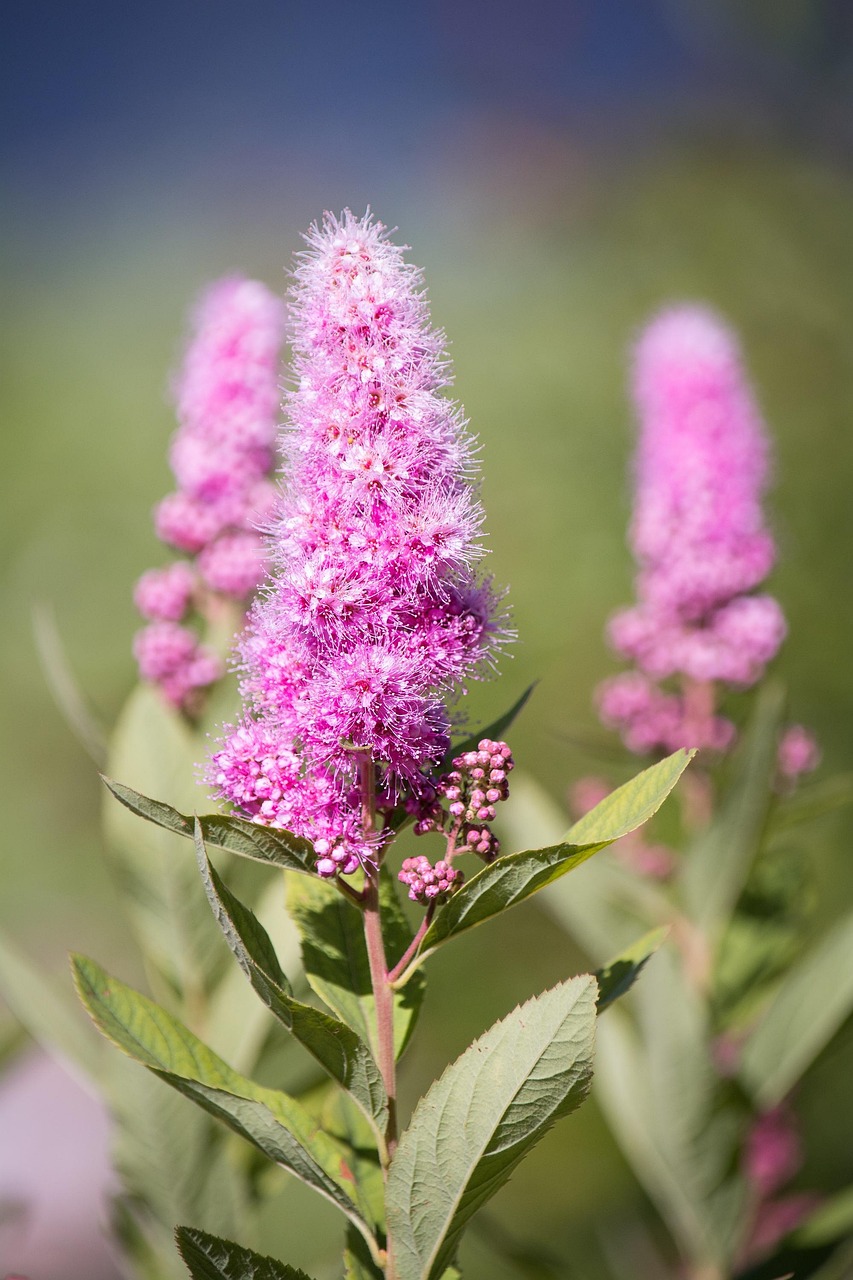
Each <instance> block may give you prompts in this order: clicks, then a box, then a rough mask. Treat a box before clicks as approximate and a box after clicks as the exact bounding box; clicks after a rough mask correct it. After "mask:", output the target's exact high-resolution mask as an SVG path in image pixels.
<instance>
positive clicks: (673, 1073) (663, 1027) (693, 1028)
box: [607, 948, 743, 1264]
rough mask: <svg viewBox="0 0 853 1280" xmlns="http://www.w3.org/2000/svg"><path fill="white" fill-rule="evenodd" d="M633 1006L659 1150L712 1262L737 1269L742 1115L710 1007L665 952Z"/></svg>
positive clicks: (679, 963)
mask: <svg viewBox="0 0 853 1280" xmlns="http://www.w3.org/2000/svg"><path fill="white" fill-rule="evenodd" d="M633 1005H634V1008H633V1012H634V1013H635V1014H636V1015H637V1019H638V1022H639V1025H640V1030H641V1034H642V1037H643V1043H644V1046H645V1053H646V1061H647V1064H648V1083H649V1122H650V1124H651V1126H652V1131H653V1133H654V1135H655V1139H656V1142H657V1144H658V1147H659V1149H660V1150H661V1151H662V1152H663V1154H664V1155H665V1158H666V1160H667V1161H668V1163H669V1166H670V1168H671V1169H672V1171H673V1173H674V1176H675V1178H676V1179H677V1180H678V1183H679V1185H680V1187H682V1188H683V1189H684V1190H685V1192H686V1193H687V1195H688V1196H689V1198H690V1200H691V1203H692V1204H693V1206H694V1211H695V1213H696V1214H697V1215H698V1216H699V1217H700V1220H701V1222H702V1226H703V1229H704V1231H705V1233H706V1237H707V1240H708V1243H709V1248H710V1249H711V1250H712V1252H711V1254H710V1256H711V1257H713V1258H714V1259H715V1261H716V1262H717V1263H718V1264H722V1263H726V1262H730V1261H731V1255H730V1250H731V1249H732V1247H733V1244H734V1239H733V1235H734V1233H735V1230H736V1227H737V1225H738V1224H737V1215H738V1213H739V1211H740V1209H741V1208H742V1205H741V1196H742V1192H743V1181H742V1179H741V1178H740V1177H739V1176H738V1175H737V1174H736V1172H734V1171H735V1170H736V1165H737V1161H736V1153H737V1149H738V1145H739V1138H740V1130H741V1127H742V1123H741V1115H740V1113H739V1111H738V1110H737V1109H736V1108H735V1107H734V1105H733V1103H732V1101H731V1098H730V1091H722V1090H721V1086H720V1082H719V1079H718V1076H717V1073H716V1072H715V1071H714V1068H713V1064H712V1061H711V1056H710V1052H709V1040H710V1035H711V1030H710V1025H709V1015H708V1008H707V1002H706V1001H705V1000H704V999H702V998H701V997H700V996H699V994H698V993H697V991H696V989H695V987H694V985H693V984H692V982H691V981H690V979H689V977H688V975H687V973H686V971H685V965H684V963H683V961H682V959H681V957H680V956H679V954H678V953H677V951H676V950H675V948H666V949H664V950H663V951H662V952H661V953H660V955H659V956H658V957H657V959H656V960H655V963H654V965H651V966H650V967H649V970H648V972H647V973H646V974H644V975H643V980H642V982H640V983H639V984H638V986H637V993H636V997H635V1000H634V1002H633ZM611 1016H613V1015H611ZM607 1021H609V1019H608V1020H607Z"/></svg>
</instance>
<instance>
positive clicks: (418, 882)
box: [397, 855, 465, 907]
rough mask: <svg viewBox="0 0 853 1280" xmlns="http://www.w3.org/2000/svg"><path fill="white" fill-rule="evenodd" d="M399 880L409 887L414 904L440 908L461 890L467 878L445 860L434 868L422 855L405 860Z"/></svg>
mask: <svg viewBox="0 0 853 1280" xmlns="http://www.w3.org/2000/svg"><path fill="white" fill-rule="evenodd" d="M397 879H398V880H400V881H401V882H402V883H403V884H407V885H408V886H409V897H410V898H411V900H412V902H420V903H422V905H423V906H425V907H427V906H429V905H430V904H434V905H435V906H437V907H440V906H441V904H442V903H443V902H446V901H447V899H448V898H449V897H450V895H451V894H452V893H454V892H455V890H457V889H459V888H461V886H462V883H463V881H464V879H465V877H464V875H463V874H462V872H461V871H460V870H459V868H458V867H454V866H451V864H450V863H449V862H445V861H444V859H442V860H441V861H439V862H437V863H436V864H435V866H433V865H432V863H431V862H430V860H429V858H425V857H424V856H423V855H421V856H419V857H416V858H406V859H404V861H403V866H402V868H401V870H400V872H399V874H398V876H397Z"/></svg>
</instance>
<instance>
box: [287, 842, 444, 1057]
mask: <svg viewBox="0 0 853 1280" xmlns="http://www.w3.org/2000/svg"><path fill="white" fill-rule="evenodd" d="M379 895H380V908H381V914H382V932H383V937H384V940H385V947H386V952H387V955H388V962H389V964H392V963H393V962H394V960H395V959H396V957H398V956H399V955H401V954H402V953H403V952H404V951H405V949H406V947H407V946H408V944H409V942H410V941H411V937H410V933H409V929H408V926H407V924H406V920H405V916H404V915H403V913H402V910H401V908H400V905H399V901H398V899H397V895H396V891H395V888H394V883H393V880H392V879H391V877H390V874H389V873H388V872H386V871H385V870H384V868H383V874H382V877H381V879H380V885H379ZM287 903H288V908H289V910H290V912H291V914H292V915H293V918H294V919H295V921H296V923H297V926H298V927H299V930H300V933H301V935H302V961H303V965H304V967H305V974H306V977H307V978H308V981H309V983H310V984H311V987H312V988H313V990H314V991H315V992H316V993H317V995H318V996H319V997H320V999H321V1000H323V1001H324V1003H325V1004H327V1005H328V1007H329V1008H330V1009H331V1010H332V1011H333V1012H334V1013H335V1014H337V1016H338V1017H339V1018H340V1019H341V1020H342V1021H343V1022H345V1023H346V1024H347V1026H349V1027H351V1028H352V1030H353V1031H354V1032H355V1033H356V1035H357V1036H358V1037H359V1038H360V1039H361V1040H363V1041H365V1042H366V1043H367V1044H369V1045H370V1046H371V1048H372V1050H373V1053H374V1056H375V1054H376V1053H377V1051H378V1050H377V1043H376V1007H375V1002H374V999H373V987H372V984H371V980H370V964H369V961H368V958H367V946H366V944H365V940H364V925H363V919H362V915H361V912H360V911H359V909H358V908H357V907H356V906H355V905H354V904H353V903H352V902H349V901H348V900H347V899H346V898H344V897H343V895H342V894H341V893H339V892H338V890H337V889H336V888H335V886H334V885H333V884H330V883H329V882H328V881H325V880H321V879H320V877H319V876H316V875H315V876H312V877H311V878H310V879H309V878H307V877H300V878H297V877H296V876H293V877H288V885H287ZM416 976H417V979H418V980H417V981H415V982H413V983H408V984H407V985H406V987H405V988H404V989H403V990H402V991H399V992H395V993H394V1044H395V1050H396V1054H397V1056H398V1057H399V1056H400V1054H401V1053H402V1052H403V1050H404V1049H405V1047H406V1045H407V1043H408V1041H409V1038H410V1036H411V1033H412V1030H413V1028H414V1024H415V1022H416V1020H417V1017H418V1014H419V1012H420V1008H421V1005H422V1003H423V998H424V990H425V985H424V980H423V978H422V977H421V976H420V975H416Z"/></svg>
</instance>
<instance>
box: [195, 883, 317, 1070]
mask: <svg viewBox="0 0 853 1280" xmlns="http://www.w3.org/2000/svg"><path fill="white" fill-rule="evenodd" d="M243 865H244V866H245V867H247V868H248V864H243ZM252 910H253V912H254V914H255V916H256V917H257V919H258V920H259V921H260V923H261V924H262V925H263V927H264V929H265V931H266V933H267V934H268V936H269V938H270V941H271V942H272V945H273V948H274V949H275V953H276V955H277V956H278V958H279V962H280V964H281V966H282V968H283V969H284V972H285V973H286V974H287V975H288V978H289V979H290V982H291V985H292V986H293V988H294V990H297V989H301V988H302V987H304V986H307V983H306V982H305V974H304V972H303V970H302V950H301V946H300V939H299V931H298V930H297V928H296V924H295V922H294V921H293V920H292V919H291V917H290V913H289V912H288V910H287V908H286V906H285V902H284V875H283V874H277V875H274V876H271V877H269V878H268V879H267V880H266V881H265V884H264V887H263V889H262V892H261V893H260V894H259V895H258V897H257V899H256V900H255V901H254V902H253V903H252ZM269 1032H270V1023H269V1017H268V1010H267V1009H265V1008H264V1006H263V1004H262V1003H261V1001H260V1000H256V999H255V996H254V993H253V992H252V990H251V988H250V987H247V985H246V979H245V976H244V974H243V971H242V970H241V969H240V966H239V965H233V964H229V965H227V966H226V968H225V970H224V972H223V974H222V977H221V979H220V981H219V982H218V983H217V984H216V987H215V988H214V990H213V991H212V992H211V993H210V999H209V1001H208V1007H207V1013H206V1017H205V1039H206V1041H207V1043H208V1045H209V1046H210V1048H211V1049H213V1051H214V1052H215V1053H218V1054H220V1055H221V1056H227V1058H228V1061H229V1062H230V1063H231V1065H232V1067H234V1068H236V1070H237V1071H242V1072H243V1073H244V1074H248V1075H251V1074H252V1072H253V1071H254V1069H255V1067H256V1064H257V1062H258V1058H259V1055H260V1054H261V1053H262V1052H263V1048H264V1045H265V1043H267V1040H268V1037H269ZM285 1043H289V1048H288V1049H285V1050H284V1052H285V1053H286V1054H287V1056H288V1057H290V1058H292V1059H293V1060H294V1062H298V1061H299V1059H300V1058H301V1056H302V1055H301V1053H300V1049H299V1046H298V1045H297V1044H296V1042H295V1041H290V1042H285ZM291 1050H292V1052H291ZM280 1087H281V1088H286V1089H290V1086H289V1085H285V1084H284V1083H281V1082H280ZM290 1091H291V1092H293V1090H290Z"/></svg>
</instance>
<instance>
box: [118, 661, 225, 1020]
mask: <svg viewBox="0 0 853 1280" xmlns="http://www.w3.org/2000/svg"><path fill="white" fill-rule="evenodd" d="M203 750H204V748H203V745H202V743H201V742H200V741H199V739H198V738H197V737H196V736H195V735H194V734H193V733H192V732H191V731H190V729H189V727H188V726H187V724H186V722H185V721H184V720H183V719H182V717H180V716H179V715H178V714H177V712H176V711H174V710H173V709H172V708H171V707H168V706H167V705H166V704H165V702H164V701H163V700H162V698H160V696H159V695H158V693H157V692H156V690H154V689H152V688H150V687H148V686H144V685H140V686H139V687H137V688H136V689H134V691H133V693H132V694H131V696H130V697H129V698H128V700H127V702H126V703H125V706H124V708H123V709H122V712H121V715H120V716H119V719H118V722H117V724H116V727H115V731H114V733H113V736H112V740H111V743H110V751H109V758H108V767H109V768H110V769H111V770H113V771H115V772H116V773H118V774H119V776H120V777H124V778H127V779H128V780H129V781H131V782H132V783H133V784H134V786H138V787H140V788H143V789H144V790H146V791H150V792H152V793H153V794H154V795H159V796H163V797H164V799H166V800H168V801H170V802H173V803H176V804H181V805H183V804H186V805H192V804H193V802H194V799H195V798H196V796H197V794H198V787H197V784H196V782H195V772H196V764H197V761H198V759H199V757H200V755H201V754H202V753H203ZM128 794H129V795H132V794H134V793H133V792H130V791H129V789H128ZM162 807H163V808H164V809H166V810H169V809H170V806H169V805H168V804H164V805H163V806H162ZM104 830H105V834H106V837H107V842H108V845H109V849H110V853H111V854H112V857H113V859H114V860H115V862H116V863H117V866H118V870H119V873H120V877H121V882H122V886H123V889H124V894H123V897H124V900H125V902H126V903H127V908H128V912H129V916H130V920H131V924H132V926H133V929H134V932H135V934H136V937H137V939H138V941H139V944H140V947H141V950H142V953H143V955H144V956H145V959H146V962H147V965H148V967H149V969H151V968H152V967H153V969H154V971H155V975H156V977H157V978H165V979H166V982H167V983H168V985H169V987H171V989H172V990H173V991H175V992H178V993H184V994H186V995H188V996H189V998H190V999H192V1000H196V1001H198V1000H201V999H202V998H203V994H204V992H205V991H206V990H207V989H208V988H209V986H210V985H211V979H212V978H213V977H214V976H215V975H216V963H217V959H219V958H220V953H219V950H218V947H219V944H218V940H217V934H216V928H215V926H214V924H213V921H212V920H211V918H210V912H209V911H208V910H207V908H206V906H205V902H204V896H203V894H200V893H199V886H198V876H197V872H196V869H195V866H194V865H193V860H192V858H188V857H187V856H186V852H185V851H184V850H183V849H182V848H181V844H180V842H179V841H178V840H176V839H175V837H174V836H173V835H172V834H170V829H169V827H168V826H167V825H165V824H160V825H159V826H154V825H150V824H148V823H142V822H139V821H138V820H137V819H136V818H135V817H133V816H132V815H131V814H130V813H128V812H127V809H126V808H122V807H121V806H119V805H117V804H114V803H113V801H112V800H108V802H107V803H106V805H105V807H104ZM172 830H174V828H172Z"/></svg>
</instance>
